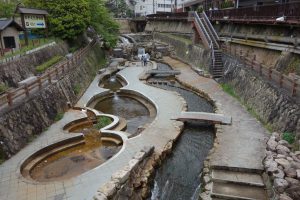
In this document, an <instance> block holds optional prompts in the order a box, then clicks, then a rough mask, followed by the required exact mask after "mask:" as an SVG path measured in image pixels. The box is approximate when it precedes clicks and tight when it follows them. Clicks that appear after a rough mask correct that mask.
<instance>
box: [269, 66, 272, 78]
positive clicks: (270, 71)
mask: <svg viewBox="0 0 300 200" xmlns="http://www.w3.org/2000/svg"><path fill="white" fill-rule="evenodd" d="M269 80H272V69H271V68H269Z"/></svg>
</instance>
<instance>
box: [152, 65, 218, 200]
mask: <svg viewBox="0 0 300 200" xmlns="http://www.w3.org/2000/svg"><path fill="white" fill-rule="evenodd" d="M158 69H163V70H165V69H170V68H169V67H168V66H167V65H164V64H159V63H158ZM155 79H156V78H155ZM158 79H159V80H161V79H160V78H158ZM163 80H165V79H163ZM158 87H160V88H163V89H166V90H171V91H176V92H178V93H179V94H181V95H182V97H183V98H184V99H185V100H186V102H187V104H188V111H202V112H213V107H212V105H211V104H210V103H209V102H207V101H206V100H205V99H204V98H202V97H200V96H198V95H196V94H195V93H193V92H191V91H188V90H186V89H184V88H183V87H182V86H181V85H180V84H178V83H174V84H173V85H172V84H170V85H158ZM213 139H214V130H213V126H211V125H210V124H208V123H204V122H197V121H189V122H186V123H185V126H184V130H183V132H182V134H181V136H180V138H179V139H178V141H177V142H176V144H175V147H174V149H173V151H172V153H171V154H170V156H169V157H168V158H167V159H166V160H165V161H164V162H163V164H162V165H161V167H160V168H158V170H157V171H156V175H155V181H154V186H153V188H152V190H151V191H152V195H151V198H150V199H151V200H168V199H169V200H173V199H176V200H181V199H182V200H189V199H191V200H194V199H198V196H199V192H200V186H201V183H200V177H199V175H200V173H201V170H202V167H203V162H204V160H205V158H206V156H207V154H208V152H209V150H210V149H211V147H212V145H213Z"/></svg>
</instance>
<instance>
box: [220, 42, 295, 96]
mask: <svg viewBox="0 0 300 200" xmlns="http://www.w3.org/2000/svg"><path fill="white" fill-rule="evenodd" d="M222 49H223V50H224V51H226V52H228V53H229V54H231V55H234V56H235V57H239V58H240V59H241V60H242V61H243V62H244V63H245V66H247V67H250V68H251V69H252V70H254V71H256V72H258V73H259V74H260V75H261V76H263V77H265V78H267V79H268V80H270V81H272V82H273V83H275V84H277V85H278V86H279V87H280V88H283V89H285V90H287V91H288V94H289V95H290V96H292V97H300V84H299V82H300V81H299V79H298V78H292V77H289V76H287V75H285V74H282V73H281V72H278V71H277V70H275V69H272V68H269V67H266V66H264V65H263V64H262V63H259V62H257V61H256V57H255V55H254V57H253V58H248V57H246V56H245V55H243V51H242V50H240V51H239V52H237V50H236V49H235V48H234V49H231V48H230V47H228V46H224V45H223V46H222Z"/></svg>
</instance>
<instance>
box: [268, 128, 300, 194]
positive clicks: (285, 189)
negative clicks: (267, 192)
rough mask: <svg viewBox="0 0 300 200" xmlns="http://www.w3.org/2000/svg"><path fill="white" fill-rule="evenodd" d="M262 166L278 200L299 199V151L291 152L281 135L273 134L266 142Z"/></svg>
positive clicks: (290, 147) (289, 146)
mask: <svg viewBox="0 0 300 200" xmlns="http://www.w3.org/2000/svg"><path fill="white" fill-rule="evenodd" d="M264 166H265V171H266V173H267V174H268V175H269V177H270V180H271V182H272V183H273V188H274V189H275V190H274V191H275V195H276V196H277V197H278V198H279V199H280V200H291V199H300V151H295V152H293V151H292V146H291V145H290V144H289V143H288V142H287V141H285V140H283V139H282V134H279V133H276V132H275V133H273V134H272V136H271V137H270V139H269V140H268V142H267V156H266V158H265V160H264Z"/></svg>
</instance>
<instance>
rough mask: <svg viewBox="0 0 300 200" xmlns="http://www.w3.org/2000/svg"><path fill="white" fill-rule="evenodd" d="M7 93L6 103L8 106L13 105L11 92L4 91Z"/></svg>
mask: <svg viewBox="0 0 300 200" xmlns="http://www.w3.org/2000/svg"><path fill="white" fill-rule="evenodd" d="M6 93H7V103H8V105H9V106H12V105H13V98H12V93H11V92H6Z"/></svg>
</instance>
